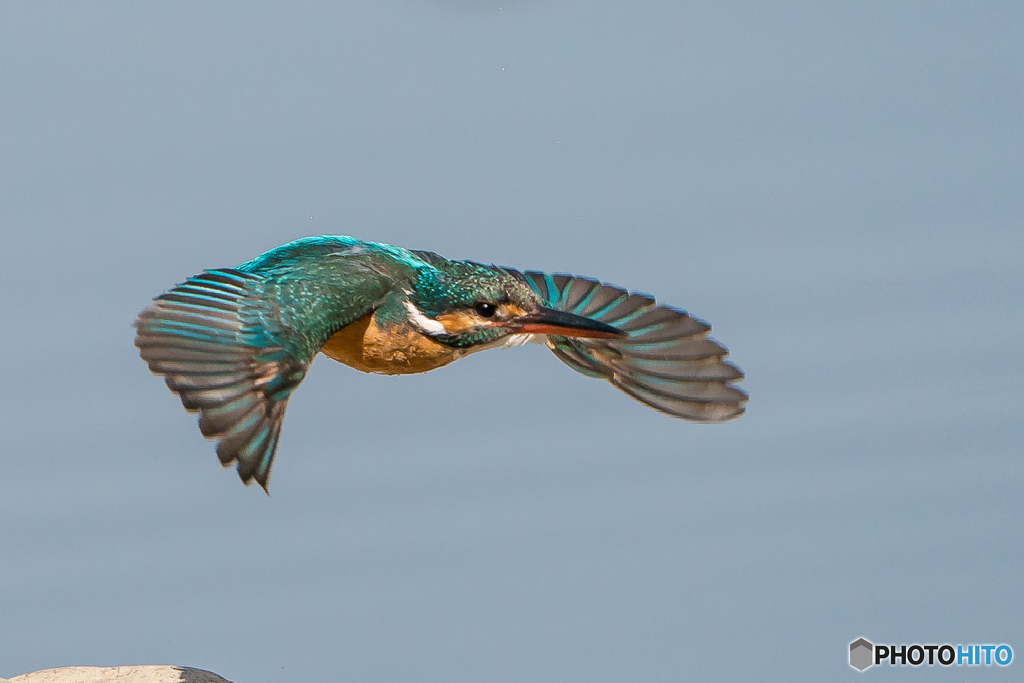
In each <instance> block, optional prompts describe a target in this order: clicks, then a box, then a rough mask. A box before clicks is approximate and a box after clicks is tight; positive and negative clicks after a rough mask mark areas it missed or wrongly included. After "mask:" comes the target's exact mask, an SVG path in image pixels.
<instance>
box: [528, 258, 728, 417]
mask: <svg viewBox="0 0 1024 683" xmlns="http://www.w3.org/2000/svg"><path fill="white" fill-rule="evenodd" d="M524 274H525V276H526V281H527V282H528V283H529V285H530V286H531V287H532V288H533V290H534V291H535V292H536V293H537V294H538V295H539V296H540V297H541V299H543V300H544V302H545V305H547V306H549V307H551V308H555V309H558V310H562V311H568V312H570V313H575V314H577V315H582V316H585V317H588V318H592V319H594V320H600V321H601V322H604V323H608V324H609V325H614V326H615V327H618V328H619V329H621V330H623V331H625V332H628V333H629V337H628V338H626V339H614V340H604V339H574V338H567V337H558V336H554V335H549V336H548V339H547V345H548V347H549V348H550V349H551V350H552V351H553V352H554V353H555V355H556V356H558V358H559V359H561V360H562V362H564V363H565V364H566V365H568V366H569V367H571V368H572V369H574V370H576V371H578V372H581V373H583V374H585V375H589V376H591V377H600V378H604V379H607V380H608V381H609V382H611V383H612V384H613V385H615V386H616V387H618V388H619V389H621V390H622V391H624V392H625V393H627V394H629V395H630V396H632V397H633V398H635V399H636V400H638V401H640V402H641V403H644V404H646V405H648V406H650V407H652V408H654V409H655V410H660V411H661V412H663V413H667V414H669V415H672V416H674V417H680V418H683V419H686V420H695V421H698V422H721V421H723V420H729V419H732V418H735V417H739V416H740V415H742V414H743V411H744V406H745V404H746V402H747V395H746V394H745V393H744V392H743V391H741V390H740V389H737V388H736V387H734V386H733V385H732V382H736V381H739V380H741V379H743V372H742V371H740V369H739V368H737V367H736V366H735V365H733V364H732V363H729V362H728V361H725V360H724V358H725V356H726V355H727V354H728V351H727V350H726V349H725V347H723V346H722V345H720V344H719V343H718V342H716V341H714V340H713V339H709V338H708V337H707V333H708V332H709V331H710V329H711V327H710V326H709V325H707V324H706V323H704V322H703V321H701V320H697V319H696V318H694V317H692V316H690V315H689V314H687V313H686V312H685V311H681V310H679V309H677V308H673V307H671V306H665V305H659V304H658V303H657V302H655V300H654V298H653V297H651V296H648V295H646V294H640V293H630V292H628V291H626V290H624V289H621V288H619V287H614V286H612V285H606V284H602V283H601V282H598V281H597V280H592V279H590V278H584V277H575V276H571V275H549V274H547V273H538V272H535V271H527V272H526V273H524Z"/></svg>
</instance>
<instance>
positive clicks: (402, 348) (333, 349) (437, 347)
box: [320, 313, 464, 375]
mask: <svg viewBox="0 0 1024 683" xmlns="http://www.w3.org/2000/svg"><path fill="white" fill-rule="evenodd" d="M320 350H321V351H322V352H323V353H324V355H325V356H327V357H328V358H331V359H333V360H336V361H338V362H339V363H344V364H345V365H348V366H349V367H352V368H355V369H356V370H361V371H363V372H377V373H381V374H385V375H406V374H412V373H416V372H427V371H428V370H433V369H434V368H439V367H441V366H442V365H447V364H448V363H451V362H452V361H453V360H455V359H457V358H460V357H461V356H463V355H464V353H463V352H462V351H461V350H459V349H453V348H450V347H447V346H445V345H443V344H438V343H437V342H435V341H434V340H432V339H430V338H429V337H426V336H424V335H423V334H421V333H420V332H419V330H417V329H415V328H414V327H411V326H408V325H389V326H381V325H379V324H378V323H377V320H376V318H375V317H374V314H372V313H371V314H369V315H364V316H363V317H362V318H360V319H359V320H356V321H355V322H353V323H351V324H350V325H348V326H347V327H343V328H342V329H340V330H338V331H337V332H335V333H334V335H333V336H331V338H330V339H328V340H327V343H326V344H324V345H323V347H322V348H321V349H320Z"/></svg>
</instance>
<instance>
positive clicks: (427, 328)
mask: <svg viewBox="0 0 1024 683" xmlns="http://www.w3.org/2000/svg"><path fill="white" fill-rule="evenodd" d="M402 304H403V305H404V306H405V310H406V311H408V312H409V320H411V321H412V324H413V325H415V326H416V327H418V328H419V329H420V332H423V333H424V334H430V335H433V334H444V333H445V332H447V331H448V330H446V329H445V327H444V325H442V324H441V323H439V322H438V321H436V320H434V319H433V318H428V317H427V316H425V315H423V313H422V312H421V311H420V309H418V308H416V304H414V303H413V302H411V301H403V302H402Z"/></svg>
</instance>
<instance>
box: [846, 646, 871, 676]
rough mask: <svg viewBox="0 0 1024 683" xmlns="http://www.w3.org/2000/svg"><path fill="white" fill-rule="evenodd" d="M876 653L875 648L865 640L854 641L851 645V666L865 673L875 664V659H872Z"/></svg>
mask: <svg viewBox="0 0 1024 683" xmlns="http://www.w3.org/2000/svg"><path fill="white" fill-rule="evenodd" d="M874 651H875V646H874V645H872V644H871V643H869V642H868V641H866V640H864V639H863V638H858V639H857V640H855V641H853V642H852V643H850V666H852V667H853V668H854V669H856V670H857V671H863V670H864V669H866V668H868V667H869V666H871V665H872V664H873V663H874V662H872V661H871V660H872V659H874V657H872V655H873V654H874Z"/></svg>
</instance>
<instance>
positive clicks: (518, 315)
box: [135, 236, 747, 490]
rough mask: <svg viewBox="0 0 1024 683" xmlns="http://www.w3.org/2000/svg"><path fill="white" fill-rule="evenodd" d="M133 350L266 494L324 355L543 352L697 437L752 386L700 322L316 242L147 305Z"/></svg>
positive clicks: (224, 271)
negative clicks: (287, 425) (309, 375)
mask: <svg viewBox="0 0 1024 683" xmlns="http://www.w3.org/2000/svg"><path fill="white" fill-rule="evenodd" d="M135 328H136V333H137V334H136V337H135V345H136V346H137V347H138V348H139V351H140V353H141V355H142V359H143V360H144V361H145V362H146V363H148V364H149V369H150V370H151V371H153V372H154V373H157V374H160V375H163V376H164V379H165V381H166V383H167V386H168V387H169V388H170V389H171V391H173V392H175V393H177V394H178V395H179V396H180V397H181V402H182V404H184V406H185V409H186V410H188V411H193V412H195V411H198V412H199V430H200V431H201V432H202V434H203V436H205V437H207V438H210V439H216V440H217V441H218V443H217V455H218V457H219V458H220V461H221V463H222V464H223V465H224V466H225V467H228V466H230V465H231V463H233V462H237V463H238V474H239V476H240V477H241V479H242V481H243V482H244V483H245V484H246V485H248V484H249V483H250V482H252V480H254V479H255V480H256V481H257V482H258V483H259V484H260V485H261V486H262V487H263V488H264V490H266V488H267V481H268V479H269V477H270V468H271V465H272V464H273V462H274V454H275V452H276V451H277V443H278V439H279V437H280V435H281V422H282V420H283V419H284V412H285V407H286V406H287V405H288V398H289V397H290V396H291V394H292V392H293V391H295V389H296V387H298V386H299V384H300V383H301V382H302V380H303V378H305V376H306V372H307V370H308V369H309V365H310V363H311V362H312V360H313V357H314V356H316V354H317V353H323V354H324V355H326V356H327V357H329V358H332V359H334V360H336V361H338V362H340V363H344V364H345V365H348V366H350V367H353V368H355V369H356V370H361V371H363V372H374V373H382V374H386V375H401V374H410V373H417V372H427V371H428V370H433V369H434V368H439V367H441V366H442V365H447V364H448V363H451V362H452V361H454V360H457V359H459V358H462V357H463V356H466V355H468V354H470V353H474V352H476V351H481V350H484V349H491V348H496V347H509V346H517V345H519V344H522V343H525V342H528V341H536V342H540V343H543V344H546V345H547V347H548V348H549V349H551V351H552V352H554V354H555V355H556V356H557V357H558V358H559V360H561V361H562V362H563V363H565V364H566V365H568V366H569V367H571V368H572V369H573V370H576V371H578V372H581V373H583V374H584V375H588V376H590V377H597V378H600V379H606V380H608V381H609V382H611V383H612V384H613V385H614V386H615V387H617V388H618V389H620V390H622V391H623V392H625V393H627V394H629V395H630V396H632V397H633V398H635V399H636V400H638V401H640V402H641V403H644V404H646V405H648V406H650V407H652V408H654V409H655V410H659V411H661V412H663V413H665V414H667V415H671V416H673V417H678V418H683V419H685V420H693V421H696V422H721V421H724V420H729V419H732V418H735V417H738V416H739V415H741V414H742V413H743V411H744V406H745V404H746V401H747V395H746V394H745V393H744V392H743V391H741V390H740V389H738V388H736V387H735V386H733V384H732V383H733V382H736V381H739V380H741V379H743V373H742V372H741V371H740V370H739V368H737V367H736V366H735V365H733V364H731V363H729V362H727V361H725V360H724V358H725V356H726V354H727V351H726V349H725V348H724V347H722V346H721V345H719V344H718V343H717V342H715V341H714V340H712V339H709V338H708V337H707V333H708V331H709V330H710V329H711V328H710V327H709V326H708V325H707V324H706V323H704V322H702V321H700V320H698V319H696V318H693V317H691V316H690V315H688V314H687V313H686V312H685V311H682V310H680V309H678V308H673V307H672V306H667V305H664V304H658V303H657V302H656V301H655V300H654V298H653V297H651V296H649V295H647V294H641V293H630V292H628V291H626V290H624V289H621V288H619V287H615V286H612V285H608V284H604V283H602V282H599V281H597V280H593V279H590V278H585V277H575V276H571V275H550V274H546V273H540V272H535V271H518V270H514V269H512V268H505V267H499V266H489V265H484V264H481V263H475V262H473V261H456V260H451V259H446V258H444V257H442V256H439V255H437V254H435V253H432V252H429V251H415V250H408V249H402V248H400V247H393V246H391V245H388V244H381V243H376V242H364V241H361V240H357V239H354V238H352V237H343V236H319V237H307V238H303V239H299V240H296V241H294V242H291V243H289V244H285V245H283V246H280V247H277V248H275V249H271V250H270V251H268V252H266V253H264V254H261V255H260V256H257V257H256V258H254V259H253V260H251V261H247V262H246V263H243V264H242V265H240V266H238V267H237V268H218V269H215V270H207V271H205V272H203V273H200V274H199V275H196V276H195V277H192V278H189V279H188V280H186V281H185V282H183V283H182V284H180V285H178V286H176V287H174V288H172V289H170V290H168V291H167V292H166V293H164V294H161V295H160V296H158V297H157V298H156V299H154V301H153V304H152V305H151V306H149V307H148V308H146V309H145V310H144V311H142V313H140V314H139V317H138V319H137V320H136V321H135Z"/></svg>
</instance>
